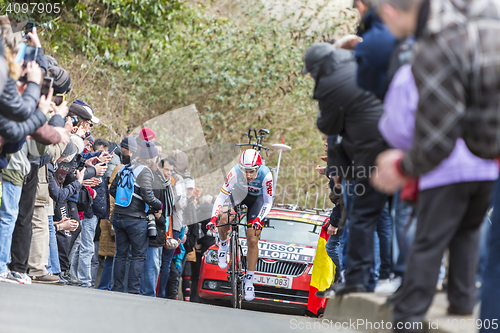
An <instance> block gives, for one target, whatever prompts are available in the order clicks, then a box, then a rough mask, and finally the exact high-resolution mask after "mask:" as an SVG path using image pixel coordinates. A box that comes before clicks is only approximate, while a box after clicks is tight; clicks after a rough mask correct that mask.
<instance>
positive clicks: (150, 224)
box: [146, 214, 158, 237]
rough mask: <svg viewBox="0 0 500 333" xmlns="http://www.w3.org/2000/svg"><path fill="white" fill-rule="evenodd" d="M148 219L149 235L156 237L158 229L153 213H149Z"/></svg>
mask: <svg viewBox="0 0 500 333" xmlns="http://www.w3.org/2000/svg"><path fill="white" fill-rule="evenodd" d="M146 220H147V221H148V237H156V236H157V235H158V231H157V230H156V220H155V216H154V215H153V214H148V215H147V216H146Z"/></svg>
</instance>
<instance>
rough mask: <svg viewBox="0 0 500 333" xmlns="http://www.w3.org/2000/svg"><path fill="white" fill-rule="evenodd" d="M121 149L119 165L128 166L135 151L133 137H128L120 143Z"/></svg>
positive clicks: (135, 145) (135, 146) (135, 143)
mask: <svg viewBox="0 0 500 333" xmlns="http://www.w3.org/2000/svg"><path fill="white" fill-rule="evenodd" d="M120 146H121V148H122V161H121V164H130V162H131V157H132V154H133V153H135V152H136V151H137V142H136V141H135V138H134V137H131V136H128V137H126V138H124V139H123V140H122V142H121V143H120Z"/></svg>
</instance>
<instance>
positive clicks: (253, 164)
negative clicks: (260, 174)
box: [238, 149, 262, 171]
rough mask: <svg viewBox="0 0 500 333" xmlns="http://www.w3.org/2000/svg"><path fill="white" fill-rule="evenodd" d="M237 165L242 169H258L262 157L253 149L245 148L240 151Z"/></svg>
mask: <svg viewBox="0 0 500 333" xmlns="http://www.w3.org/2000/svg"><path fill="white" fill-rule="evenodd" d="M238 165H239V167H240V169H241V170H242V171H245V170H251V169H256V170H259V168H260V166H261V165H262V158H261V157H260V154H259V152H258V151H256V150H255V149H247V150H245V151H244V152H243V153H241V155H240V161H239V162H238Z"/></svg>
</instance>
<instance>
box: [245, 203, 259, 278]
mask: <svg viewBox="0 0 500 333" xmlns="http://www.w3.org/2000/svg"><path fill="white" fill-rule="evenodd" d="M243 203H244V204H246V205H247V207H248V213H247V221H248V222H250V221H253V220H254V219H255V218H256V217H257V216H258V215H259V212H260V209H261V208H262V205H263V204H264V198H263V196H262V195H259V196H251V195H249V196H248V197H247V198H246V199H245V200H244V201H243ZM247 226H248V228H247V246H248V252H247V263H248V267H247V269H248V270H249V271H254V270H255V266H256V265H257V260H258V259H259V236H260V233H261V230H255V229H253V228H252V226H251V224H248V225H247Z"/></svg>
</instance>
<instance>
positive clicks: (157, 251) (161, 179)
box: [141, 145, 174, 297]
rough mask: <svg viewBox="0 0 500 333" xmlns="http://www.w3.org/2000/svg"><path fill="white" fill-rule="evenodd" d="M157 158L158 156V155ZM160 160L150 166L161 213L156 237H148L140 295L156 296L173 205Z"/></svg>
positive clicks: (157, 218)
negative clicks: (158, 162) (160, 204)
mask: <svg viewBox="0 0 500 333" xmlns="http://www.w3.org/2000/svg"><path fill="white" fill-rule="evenodd" d="M155 146H156V145H155ZM157 158H160V155H158V157H157ZM162 162H163V161H162ZM162 162H160V164H159V165H158V164H156V163H155V164H154V165H153V167H152V168H151V169H152V171H153V174H154V186H153V191H154V193H155V197H156V198H158V199H159V200H160V201H161V202H162V204H163V209H162V210H161V213H162V214H161V215H160V216H159V217H156V218H155V222H156V231H157V235H156V237H150V238H149V245H148V250H147V256H146V261H145V262H144V270H143V271H142V276H141V295H145V296H152V297H155V296H156V285H157V282H158V276H159V274H160V266H161V259H162V252H163V246H165V245H166V243H167V241H166V231H167V219H168V218H169V216H170V215H172V212H173V205H174V197H173V193H172V189H171V188H170V178H169V179H168V182H167V180H166V179H165V176H164V175H163V172H162V171H163V163H162ZM159 167H160V168H159Z"/></svg>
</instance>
